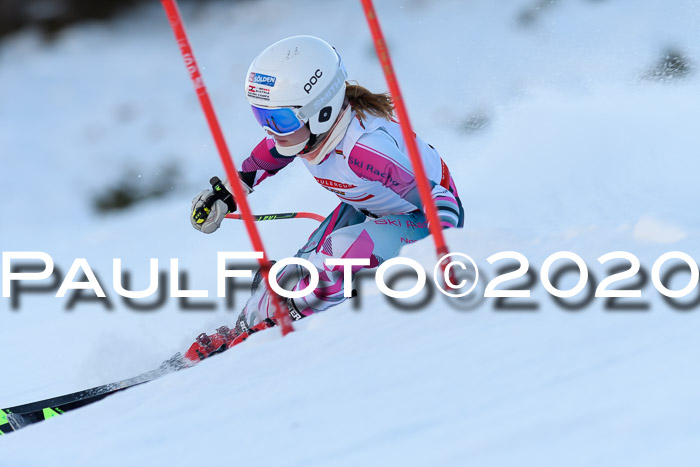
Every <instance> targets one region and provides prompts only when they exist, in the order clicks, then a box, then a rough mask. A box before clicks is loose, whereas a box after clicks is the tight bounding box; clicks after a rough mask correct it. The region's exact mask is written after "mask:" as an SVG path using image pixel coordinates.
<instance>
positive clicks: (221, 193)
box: [192, 177, 326, 222]
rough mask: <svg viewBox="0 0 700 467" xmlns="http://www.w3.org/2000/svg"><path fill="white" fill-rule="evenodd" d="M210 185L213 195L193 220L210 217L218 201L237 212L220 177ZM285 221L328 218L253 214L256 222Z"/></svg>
mask: <svg viewBox="0 0 700 467" xmlns="http://www.w3.org/2000/svg"><path fill="white" fill-rule="evenodd" d="M209 183H211V188H212V195H211V196H210V197H209V198H208V199H207V200H206V201H205V202H204V206H202V207H200V208H198V209H195V210H194V212H193V213H192V218H193V219H194V220H195V221H198V220H199V219H206V217H207V216H208V215H209V212H210V211H211V207H212V206H213V205H214V203H215V202H216V201H217V200H221V201H223V202H224V203H226V205H227V206H228V207H229V210H230V211H235V210H236V203H235V201H233V196H232V195H231V193H230V192H229V191H228V189H227V188H226V185H224V183H223V182H222V181H221V179H220V178H219V177H212V178H211V180H209ZM232 201H233V202H232ZM226 218H227V219H237V220H241V219H243V215H241V214H234V213H229V214H226ZM284 219H313V220H315V221H318V222H323V221H324V220H325V219H326V218H325V217H323V216H321V215H319V214H315V213H313V212H282V213H275V214H253V220H254V221H256V222H259V221H277V220H284Z"/></svg>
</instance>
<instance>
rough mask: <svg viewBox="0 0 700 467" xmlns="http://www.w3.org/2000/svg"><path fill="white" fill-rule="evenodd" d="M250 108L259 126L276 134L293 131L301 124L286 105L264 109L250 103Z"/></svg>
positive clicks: (285, 133)
mask: <svg viewBox="0 0 700 467" xmlns="http://www.w3.org/2000/svg"><path fill="white" fill-rule="evenodd" d="M250 108H251V109H253V115H254V116H255V119H256V120H257V121H258V123H259V124H260V126H262V127H263V128H267V129H269V130H270V131H272V132H273V133H277V134H278V135H287V134H289V133H294V132H295V131H297V130H298V129H299V128H301V127H302V125H303V123H302V122H301V121H300V120H299V118H298V117H297V116H296V114H295V113H294V111H293V110H292V109H290V108H288V107H282V108H278V109H265V108H263V107H256V106H254V105H251V106H250Z"/></svg>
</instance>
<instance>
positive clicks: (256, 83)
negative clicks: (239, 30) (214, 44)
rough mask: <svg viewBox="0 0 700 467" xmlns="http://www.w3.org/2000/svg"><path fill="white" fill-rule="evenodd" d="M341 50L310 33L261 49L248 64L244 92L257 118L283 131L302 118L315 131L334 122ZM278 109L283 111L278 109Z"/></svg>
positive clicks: (340, 92) (341, 79) (340, 94)
mask: <svg viewBox="0 0 700 467" xmlns="http://www.w3.org/2000/svg"><path fill="white" fill-rule="evenodd" d="M346 77H347V73H346V72H345V67H344V66H343V63H342V61H341V59H340V55H338V53H337V52H336V51H335V49H334V48H333V47H332V46H331V45H330V44H328V43H327V42H325V41H323V40H321V39H319V38H318V37H313V36H293V37H288V38H286V39H282V40H281V41H279V42H275V43H274V44H272V45H271V46H269V47H268V48H266V49H265V50H263V51H262V52H261V53H260V54H259V55H258V56H257V57H255V59H254V60H253V63H252V64H251V65H250V68H248V75H247V79H246V83H245V88H246V96H247V98H248V102H249V103H250V104H251V106H252V108H253V113H254V114H255V118H256V119H257V120H258V123H260V125H262V126H263V128H265V129H269V130H270V131H272V132H274V133H277V134H280V135H284V134H289V133H293V132H294V131H296V130H298V129H299V128H301V127H302V126H303V125H304V124H305V123H308V124H309V129H310V130H311V133H312V134H314V135H320V134H322V133H325V132H327V131H328V130H330V129H331V127H332V126H333V123H335V121H336V119H337V118H338V115H339V114H340V111H341V109H342V107H343V101H344V99H345V78H346ZM280 108H284V110H282V111H279V112H278V110H280Z"/></svg>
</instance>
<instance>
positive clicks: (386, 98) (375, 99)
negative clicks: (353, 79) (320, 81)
mask: <svg viewBox="0 0 700 467" xmlns="http://www.w3.org/2000/svg"><path fill="white" fill-rule="evenodd" d="M345 97H346V98H347V99H348V101H349V102H350V105H351V106H352V108H353V110H354V111H355V113H356V114H357V116H358V117H360V118H361V119H365V118H367V114H369V115H374V116H375V117H383V118H386V119H387V120H389V119H390V118H392V117H393V116H394V104H393V102H392V101H391V95H389V93H388V92H383V93H379V94H375V93H373V92H372V91H370V90H369V89H366V88H363V87H362V86H360V85H359V84H349V83H348V84H347V87H346V89H345Z"/></svg>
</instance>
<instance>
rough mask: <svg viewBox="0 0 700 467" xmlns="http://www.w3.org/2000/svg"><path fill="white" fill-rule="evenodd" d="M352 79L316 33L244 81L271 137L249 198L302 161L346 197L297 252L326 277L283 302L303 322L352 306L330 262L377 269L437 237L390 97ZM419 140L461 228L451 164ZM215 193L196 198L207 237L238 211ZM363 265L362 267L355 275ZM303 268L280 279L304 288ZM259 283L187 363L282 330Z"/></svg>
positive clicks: (269, 58) (260, 154) (267, 53)
mask: <svg viewBox="0 0 700 467" xmlns="http://www.w3.org/2000/svg"><path fill="white" fill-rule="evenodd" d="M346 77H347V74H346V71H345V67H344V66H343V63H342V61H341V59H340V56H339V55H338V53H337V52H336V51H335V49H334V48H333V47H331V46H330V45H329V44H327V43H326V42H324V41H323V40H321V39H319V38H316V37H312V36H294V37H289V38H287V39H283V40H281V41H279V42H277V43H275V44H272V45H271V46H269V47H268V48H267V49H265V50H263V51H262V53H260V55H258V56H257V57H256V58H255V60H253V63H252V64H251V66H250V68H249V69H248V74H247V79H246V83H245V91H246V95H247V98H248V102H249V103H250V104H251V108H252V111H253V115H254V116H255V118H256V120H257V121H258V123H259V124H260V126H262V128H263V129H264V130H265V131H266V132H267V136H266V138H265V139H263V140H262V141H261V142H260V143H259V144H258V145H257V146H256V147H255V148H254V149H253V151H252V153H251V155H250V156H249V157H248V158H247V159H246V160H244V161H243V163H242V165H241V170H240V172H239V176H240V178H241V180H242V181H243V185H244V187H245V188H246V189H247V191H248V193H250V192H252V191H253V189H254V188H255V187H256V186H257V185H259V184H260V183H261V182H262V181H263V180H265V179H267V178H269V177H271V176H273V175H275V174H276V173H277V172H279V171H280V170H281V169H283V168H284V167H286V166H287V165H289V164H290V163H292V162H293V161H294V160H295V159H301V160H302V163H303V164H304V165H305V166H306V168H307V169H308V170H309V172H311V174H312V175H313V176H314V178H315V179H316V181H317V182H318V184H319V185H321V186H322V187H323V188H325V189H326V190H328V191H330V192H331V193H333V194H335V195H336V196H337V197H338V198H340V204H339V205H338V207H337V208H335V210H334V211H333V212H332V213H331V214H330V215H329V216H328V217H327V218H326V219H325V220H324V221H323V223H322V224H321V225H320V226H319V227H318V228H317V229H316V230H315V231H314V232H313V233H312V234H311V236H310V237H309V239H308V241H307V242H306V244H304V245H303V246H302V247H301V249H300V250H299V251H298V252H297V254H296V256H298V257H301V258H304V259H306V260H308V261H310V262H311V263H313V265H314V266H315V267H316V268H317V269H318V273H319V277H320V281H319V283H318V286H317V287H316V288H315V289H314V290H313V292H312V293H310V294H308V295H307V296H305V297H302V298H295V299H284V301H283V302H282V303H283V304H286V306H287V309H288V311H289V314H290V316H291V317H292V319H294V320H298V319H302V318H304V317H306V316H309V315H311V314H313V313H317V312H320V311H323V310H325V309H327V308H329V307H331V306H333V305H337V304H339V303H341V302H342V301H344V300H345V297H344V295H343V275H344V274H343V268H342V266H335V267H332V266H328V265H327V264H326V262H325V260H326V259H329V258H367V259H369V265H368V266H365V267H364V268H375V267H377V266H378V265H379V264H381V263H382V262H383V261H384V260H385V259H388V258H393V257H395V256H397V255H398V253H399V250H400V248H401V247H402V246H403V245H405V244H407V243H413V242H415V241H417V240H420V239H422V238H424V237H426V236H427V235H428V234H429V229H428V224H427V221H426V217H425V215H424V213H423V210H422V203H421V200H420V197H419V195H418V189H417V186H416V180H415V176H414V172H413V170H412V168H411V163H410V160H409V157H408V152H407V148H406V145H405V142H404V139H403V136H402V134H401V130H400V127H399V124H398V123H397V122H396V121H395V120H394V119H393V111H394V108H393V105H392V102H391V98H390V97H389V95H388V94H374V93H372V92H370V91H368V90H367V89H365V88H363V87H361V86H359V85H356V84H349V83H346V81H345V79H346ZM416 142H417V144H418V148H419V150H420V154H421V157H422V160H423V164H424V166H425V171H426V174H427V176H428V178H429V179H430V185H431V186H432V197H433V199H434V201H435V204H436V205H437V210H438V215H439V218H440V223H441V226H442V227H443V228H449V227H462V226H463V223H464V210H463V209H462V204H461V202H460V200H459V196H458V195H457V188H456V187H455V184H454V181H453V180H452V177H451V176H450V172H449V170H448V168H447V165H445V163H444V162H443V161H442V159H441V158H440V155H439V154H438V152H437V151H436V150H435V148H433V147H432V146H430V145H429V144H427V143H425V142H424V141H423V140H421V139H420V138H418V137H416ZM229 191H230V190H229ZM212 197H216V195H215V194H214V192H213V191H212V190H204V191H202V192H201V193H200V194H199V195H197V196H196V197H195V198H194V200H193V201H192V213H193V215H192V216H191V221H192V225H193V226H194V228H195V229H197V230H200V231H201V232H204V233H212V232H214V231H216V230H217V229H218V228H219V226H220V225H221V222H222V220H223V219H224V217H225V216H226V214H227V213H228V212H233V211H235V210H236V203H235V200H233V197H232V196H229V197H227V199H226V200H225V201H224V200H222V199H217V200H216V201H213V199H212ZM212 203H213V204H212ZM208 206H211V207H210V208H209V207H208ZM205 207H206V209H205ZM360 269H363V267H361V266H353V267H352V272H353V274H355V273H357V271H358V270H360ZM303 272H304V269H303V268H301V266H298V265H290V266H287V267H285V268H284V269H283V270H282V271H281V272H280V273H279V274H278V281H279V282H280V283H286V282H285V281H284V279H285V277H286V276H291V277H292V280H293V281H294V282H296V285H294V287H293V289H292V290H301V289H304V288H305V287H306V286H307V285H308V284H309V281H308V278H307V277H306V276H304V274H303ZM257 279H258V280H254V282H253V284H254V286H253V293H252V295H251V297H250V299H249V300H248V302H247V303H246V305H245V308H244V309H243V312H242V313H241V314H240V316H239V317H238V319H237V321H236V324H235V327H234V328H233V329H229V328H228V327H225V326H224V327H222V328H219V329H218V330H217V332H216V333H215V334H212V335H211V336H207V335H206V334H201V335H200V336H199V337H198V338H197V341H196V342H195V343H194V344H193V345H192V347H191V348H190V349H189V351H188V352H187V353H186V355H185V356H186V358H187V359H189V360H190V361H198V360H200V359H203V358H206V357H208V356H209V355H211V354H213V353H217V352H221V351H223V350H226V349H227V348H229V347H231V346H232V345H235V344H236V343H238V342H240V341H242V340H243V339H245V337H247V336H248V334H250V333H252V332H255V331H257V330H259V329H263V328H266V327H270V326H272V325H274V322H273V321H272V318H273V314H274V305H273V302H272V300H275V299H278V298H277V297H271V296H270V293H269V292H268V288H267V287H264V286H260V284H259V282H260V280H259V275H258V277H257ZM256 282H257V284H256Z"/></svg>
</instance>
